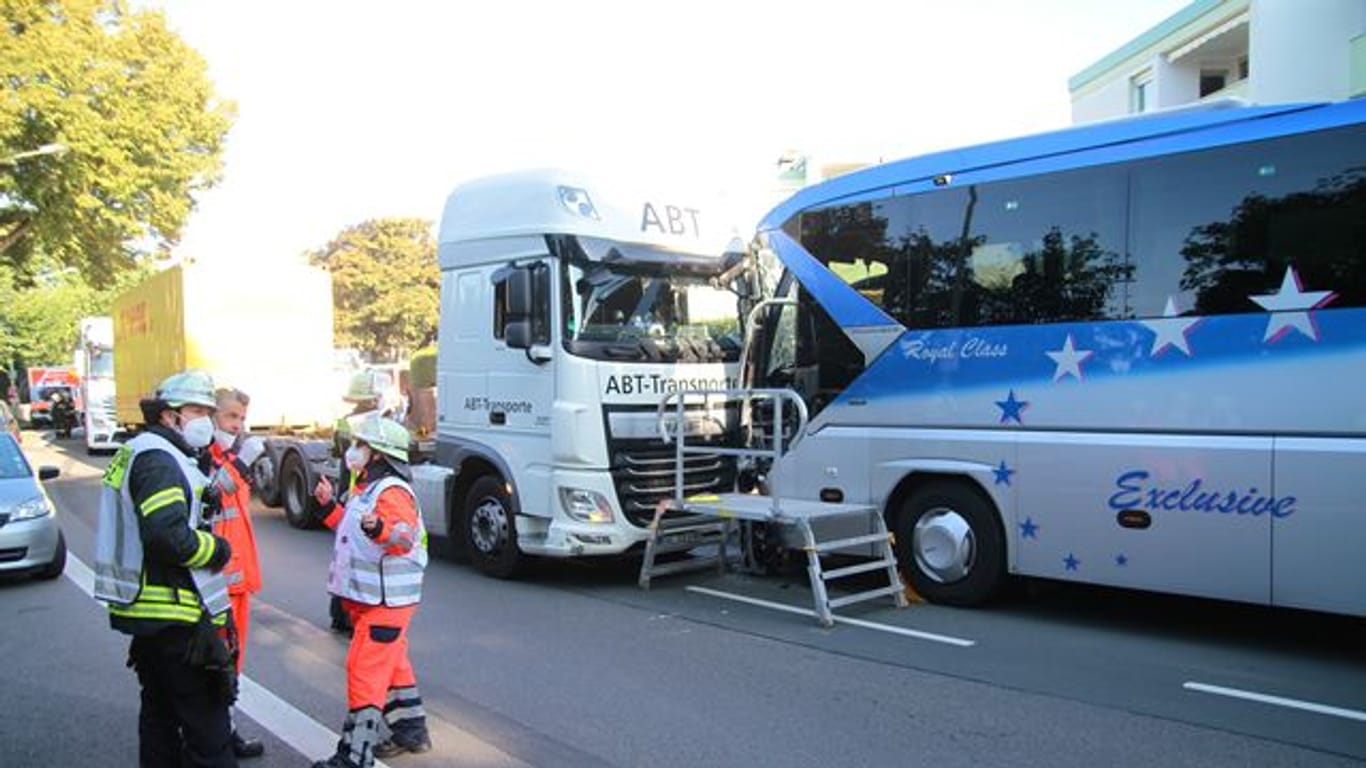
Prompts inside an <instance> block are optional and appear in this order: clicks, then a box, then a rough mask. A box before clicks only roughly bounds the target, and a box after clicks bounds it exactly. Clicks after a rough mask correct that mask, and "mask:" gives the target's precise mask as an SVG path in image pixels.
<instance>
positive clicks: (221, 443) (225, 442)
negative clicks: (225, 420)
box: [213, 429, 237, 451]
mask: <svg viewBox="0 0 1366 768" xmlns="http://www.w3.org/2000/svg"><path fill="white" fill-rule="evenodd" d="M213 441H214V442H215V443H218V450H220V451H226V450H228V449H230V448H232V444H233V443H235V442H237V435H234V434H233V433H231V432H224V431H223V430H221V429H215V430H214V431H213Z"/></svg>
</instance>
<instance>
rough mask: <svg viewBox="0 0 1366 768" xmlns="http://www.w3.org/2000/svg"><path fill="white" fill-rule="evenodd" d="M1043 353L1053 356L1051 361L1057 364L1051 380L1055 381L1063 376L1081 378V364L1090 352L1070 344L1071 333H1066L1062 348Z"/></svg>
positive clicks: (1089, 355) (1091, 353)
mask: <svg viewBox="0 0 1366 768" xmlns="http://www.w3.org/2000/svg"><path fill="white" fill-rule="evenodd" d="M1044 354H1045V355H1048V356H1049V357H1051V358H1053V362H1055V363H1057V364H1058V369H1057V370H1056V371H1054V372H1053V381H1057V380H1059V379H1061V378H1062V377H1064V376H1068V375H1071V376H1075V377H1077V380H1078V381H1080V380H1081V364H1082V363H1083V362H1085V361H1086V360H1087V359H1088V358H1090V357H1091V355H1094V354H1095V352H1092V351H1091V350H1088V349H1077V348H1076V347H1075V346H1073V344H1072V334H1070V333H1069V334H1067V341H1065V342H1063V345H1062V349H1060V350H1058V351H1057V352H1047V351H1045V352H1044Z"/></svg>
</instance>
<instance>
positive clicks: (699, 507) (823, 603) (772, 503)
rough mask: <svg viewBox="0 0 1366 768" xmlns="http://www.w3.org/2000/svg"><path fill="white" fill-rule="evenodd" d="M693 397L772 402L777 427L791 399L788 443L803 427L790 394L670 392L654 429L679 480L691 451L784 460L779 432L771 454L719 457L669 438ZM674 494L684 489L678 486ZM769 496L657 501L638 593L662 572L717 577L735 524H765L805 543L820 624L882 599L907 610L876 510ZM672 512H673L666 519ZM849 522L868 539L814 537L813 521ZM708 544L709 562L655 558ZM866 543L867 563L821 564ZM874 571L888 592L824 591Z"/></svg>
mask: <svg viewBox="0 0 1366 768" xmlns="http://www.w3.org/2000/svg"><path fill="white" fill-rule="evenodd" d="M697 395H701V396H705V397H708V398H710V397H711V396H713V395H724V396H727V397H733V398H739V397H743V398H746V399H747V400H748V399H753V398H755V397H770V398H772V399H774V401H775V409H776V412H777V421H776V422H775V423H779V424H781V423H782V402H783V401H784V400H790V401H793V402H795V403H796V407H797V414H798V428H797V430H796V431H795V432H794V435H795V436H796V437H794V440H793V442H795V440H796V439H798V438H799V437H800V435H801V434H802V432H803V431H804V429H805V425H806V409H805V404H804V403H803V402H802V401H801V399H800V398H799V397H797V396H796V395H795V394H794V393H792V392H790V391H788V390H684V391H680V392H675V393H673V394H671V395H669V396H667V397H665V398H664V399H663V400H662V401H661V402H660V405H659V416H660V422H659V423H660V434H661V436H662V437H664V439H665V441H666V442H674V443H675V444H676V449H677V455H676V461H677V466H678V467H679V474H680V475H681V467H682V465H683V457H684V456H685V455H686V454H690V453H703V452H719V453H725V454H729V455H735V456H756V457H768V458H772V459H775V460H776V459H778V458H781V456H782V454H783V446H782V435H781V434H780V430H775V434H774V436H773V443H774V445H773V448H772V449H770V450H764V449H737V448H729V449H720V450H719V451H718V449H715V448H709V447H702V446H687V445H685V439H684V435H682V434H678V435H674V434H673V432H674V431H676V430H671V429H670V428H669V426H668V424H684V423H686V422H685V420H684V414H683V403H684V400H685V398H686V397H688V396H697ZM670 401H675V402H676V403H677V409H678V410H677V416H676V418H674V419H673V420H672V421H671V422H668V423H667V424H666V422H665V420H664V411H665V407H666V406H667V405H668V404H669V403H670ZM676 488H678V489H681V488H682V484H681V481H680V482H679V483H678V484H677V486H676ZM770 490H772V491H774V494H775V495H770V496H761V495H756V494H745V493H722V494H705V495H696V496H690V497H686V498H685V497H683V495H682V493H681V490H680V491H679V492H676V493H675V496H674V498H673V499H668V500H665V501H663V502H661V503H660V504H659V505H658V506H656V507H655V514H654V518H653V520H652V521H651V523H650V532H649V537H648V538H647V539H646V542H645V558H644V560H643V561H642V563H641V566H640V579H639V583H640V586H641V588H643V589H649V588H650V582H651V580H652V579H653V578H654V577H656V576H663V575H666V574H672V573H681V572H685V571H696V570H702V569H705V568H711V567H715V568H716V569H717V571H718V572H724V571H725V570H726V568H727V566H728V556H727V540H728V539H729V538H730V535H731V533H732V532H733V531H734V530H735V527H736V526H737V525H738V524H739V523H740V522H750V523H767V524H770V525H773V524H776V525H783V526H791V527H793V528H794V529H795V530H796V531H797V533H798V534H799V537H800V541H802V542H803V545H802V549H803V551H805V553H806V563H807V568H806V570H807V576H808V578H809V579H810V581H811V596H812V600H813V602H814V603H815V609H816V617H817V619H818V620H819V621H820V623H821V624H822V625H824V626H826V627H829V626H832V625H833V624H834V623H835V621H834V614H833V610H834V609H835V608H839V607H842V606H845V605H852V604H854V603H860V602H864V601H868V600H876V599H878V598H885V597H891V598H892V599H893V601H894V603H895V605H896V606H897V607H898V608H905V607H906V606H907V605H908V604H909V603H908V601H907V598H906V591H905V588H904V586H903V585H902V582H901V574H900V573H899V572H898V570H897V563H896V554H895V553H894V552H893V550H892V536H891V533H889V532H888V530H887V525H886V522H885V521H884V520H883V519H882V514H881V513H880V512H879V510H878V509H877V508H876V507H873V506H868V505H860V504H843V503H832V502H822V501H813V500H807V499H796V498H783V497H781V496H778V495H776V492H777V489H776V488H771V489H770ZM670 512H673V513H674V514H672V515H670V514H669V513H670ZM848 517H861V518H863V519H864V520H866V521H867V523H868V530H870V531H871V533H868V534H864V535H859V536H853V537H849V536H845V537H840V538H832V539H824V540H822V539H820V538H818V537H817V535H816V530H817V527H815V526H813V525H812V523H814V522H818V521H820V520H828V519H832V518H848ZM705 545H711V546H714V548H715V549H714V551H713V552H711V553H710V554H708V555H706V556H702V557H694V558H690V559H686V560H675V561H671V562H666V563H659V562H658V560H657V559H658V557H659V555H661V554H667V553H671V552H684V551H689V550H692V549H694V548H699V547H702V546H705ZM869 545H871V546H872V547H873V550H874V552H875V554H876V559H874V560H872V561H870V562H866V563H859V564H856V565H852V566H846V567H843V568H836V569H833V570H825V569H824V567H823V566H822V564H821V555H822V554H823V553H829V552H833V551H835V550H840V549H847V548H850V547H859V546H869ZM879 570H882V571H884V572H885V573H886V576H887V585H886V586H882V587H878V588H876V589H870V590H866V591H863V592H856V593H854V594H849V595H841V596H839V597H836V598H833V599H832V598H831V597H830V595H829V591H828V590H827V588H826V585H827V584H829V583H830V582H832V581H835V580H838V579H843V578H847V577H850V576H856V575H860V574H865V573H873V572H876V571H879Z"/></svg>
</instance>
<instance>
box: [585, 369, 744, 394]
mask: <svg viewBox="0 0 1366 768" xmlns="http://www.w3.org/2000/svg"><path fill="white" fill-rule="evenodd" d="M735 387H736V381H735V379H734V378H731V377H726V378H721V379H705V378H699V379H675V378H671V377H668V376H663V375H660V374H658V373H615V374H612V375H611V376H608V377H607V385H606V387H604V388H603V394H607V395H667V394H670V393H671V392H677V391H679V390H680V389H735Z"/></svg>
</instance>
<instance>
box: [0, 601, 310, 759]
mask: <svg viewBox="0 0 1366 768" xmlns="http://www.w3.org/2000/svg"><path fill="white" fill-rule="evenodd" d="M0 615H4V616H5V617H6V619H5V623H4V629H3V630H0V658H3V659H4V660H5V663H4V664H3V666H0V712H4V713H5V716H4V718H2V719H0V743H3V744H4V759H3V761H2V762H3V763H4V764H5V765H12V766H41V765H73V766H74V765H108V764H114V765H132V764H134V763H136V762H137V757H136V756H137V752H138V732H137V723H138V708H139V698H140V694H139V688H138V684H137V677H136V675H135V674H134V673H133V671H132V670H131V669H129V668H128V667H127V666H126V661H127V658H128V637H127V636H125V635H123V634H120V633H118V632H115V631H113V630H111V629H110V628H109V619H108V616H107V614H106V612H105V610H104V609H103V608H102V607H101V606H100V605H99V604H97V603H95V602H94V601H93V600H91V599H90V598H89V597H88V596H87V595H86V594H85V593H84V592H82V591H81V590H80V589H79V588H78V587H77V586H76V585H75V584H74V583H73V582H72V581H71V580H70V579H67V578H63V579H58V580H56V581H42V582H40V581H32V580H29V579H25V578H21V577H14V576H7V577H4V578H3V579H0ZM238 721H239V726H240V727H241V729H242V732H243V733H245V734H247V735H251V736H257V737H259V738H261V739H262V740H263V741H264V743H265V745H266V755H265V757H264V758H262V759H260V760H256V761H253V763H252V764H253V765H258V766H261V767H262V768H285V766H298V765H299V764H300V762H301V761H302V759H303V758H302V756H301V755H299V754H298V753H297V752H295V751H293V750H292V749H290V748H289V747H288V746H287V745H286V744H285V743H284V742H282V741H280V740H278V739H276V738H274V737H273V736H272V735H271V734H270V733H268V732H267V731H266V730H265V729H264V728H263V727H261V726H260V724H258V723H256V722H254V721H253V720H251V718H248V717H242V716H239V717H238Z"/></svg>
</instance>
